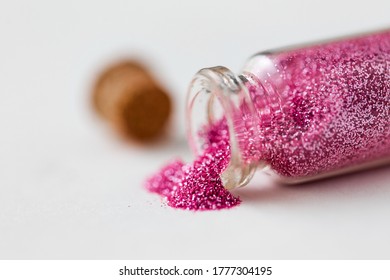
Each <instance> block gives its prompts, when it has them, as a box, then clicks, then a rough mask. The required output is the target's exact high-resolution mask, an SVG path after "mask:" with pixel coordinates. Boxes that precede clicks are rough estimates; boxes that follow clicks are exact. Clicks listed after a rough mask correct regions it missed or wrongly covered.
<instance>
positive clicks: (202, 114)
mask: <svg viewBox="0 0 390 280" xmlns="http://www.w3.org/2000/svg"><path fill="white" fill-rule="evenodd" d="M248 82H249V81H248V80H247V79H246V77H245V76H243V75H241V76H237V75H235V74H234V73H233V72H231V71H230V70H229V69H227V68H225V67H220V66H219V67H212V68H205V69H202V70H200V71H199V72H198V73H197V74H196V76H195V77H194V79H193V80H192V82H191V86H190V89H189V92H188V95H187V122H188V123H187V129H188V130H187V133H188V139H189V141H190V146H191V148H192V150H193V151H194V153H195V154H196V155H199V154H200V153H201V152H202V150H203V147H204V139H202V136H201V135H200V133H199V132H200V131H201V130H202V129H204V128H205V127H207V126H210V125H213V124H215V123H216V122H218V121H220V120H222V119H225V120H226V123H227V127H228V133H229V144H230V154H231V156H230V162H229V164H228V166H227V167H226V169H225V171H224V172H223V173H222V174H221V179H222V183H223V185H224V186H225V188H227V189H233V188H236V187H240V186H244V185H246V184H247V183H248V182H249V181H250V179H251V178H252V176H253V174H254V172H255V170H256V168H257V167H259V165H261V163H260V162H259V155H258V154H257V153H258V152H259V151H258V149H256V147H255V146H254V145H256V143H257V142H258V140H259V139H256V137H258V133H257V129H258V125H257V124H258V120H257V114H256V111H255V108H254V105H253V102H252V98H251V96H250V92H249V89H248Z"/></svg>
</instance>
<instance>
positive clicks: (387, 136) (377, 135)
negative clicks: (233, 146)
mask: <svg viewBox="0 0 390 280" xmlns="http://www.w3.org/2000/svg"><path fill="white" fill-rule="evenodd" d="M239 77H240V79H241V80H242V81H243V82H244V85H245V87H246V88H247V89H248V91H249V94H250V98H251V101H252V102H253V105H254V108H255V111H256V113H255V118H254V120H255V121H254V122H253V118H252V116H250V115H249V112H250V110H247V109H246V108H247V107H245V106H241V107H240V110H238V112H234V115H233V122H232V123H234V125H235V127H234V131H235V132H236V134H237V135H236V138H237V140H238V145H239V147H240V151H241V156H242V158H243V159H244V161H245V162H251V163H257V162H260V161H262V162H265V163H266V164H268V165H269V166H270V167H271V169H272V170H273V171H274V172H275V173H277V174H279V175H280V176H282V177H284V178H298V179H299V178H305V177H311V176H316V175H321V174H326V173H327V172H332V171H337V170H340V169H343V168H346V167H353V166H358V165H361V164H364V163H370V162H374V161H376V160H380V159H387V158H390V31H386V32H382V33H377V34H372V35H366V36H362V37H360V38H353V39H347V40H343V41H338V42H332V43H327V44H322V45H317V46H310V47H306V48H301V49H296V50H292V51H285V52H279V53H277V52H276V53H271V54H259V55H258V56H255V57H254V58H252V60H250V63H249V64H248V67H246V68H245V72H243V74H242V75H240V76H239ZM204 138H205V140H206V144H205V146H204V150H203V154H202V155H200V156H199V157H198V158H197V159H196V160H195V161H194V162H193V163H192V164H191V165H185V164H184V163H182V162H181V161H179V160H177V161H174V162H173V163H171V164H169V165H167V166H166V167H164V168H163V169H162V170H161V171H160V172H159V173H157V174H156V175H155V176H154V177H152V178H150V179H149V180H148V181H147V182H146V188H147V189H149V190H150V191H152V192H156V193H158V194H160V195H162V196H164V197H166V198H167V201H168V205H170V206H172V207H175V208H184V209H189V210H212V209H223V208H229V207H233V206H235V205H238V204H239V203H240V200H239V198H236V197H234V196H233V195H232V194H230V193H229V192H228V191H227V190H225V189H224V187H223V186H222V183H221V179H220V174H221V173H222V171H224V169H225V168H226V167H227V165H228V163H229V160H230V157H231V155H230V145H229V134H228V129H227V126H226V122H225V121H224V120H221V121H220V122H219V123H217V124H214V125H210V126H209V127H208V128H207V129H206V133H205V137H204Z"/></svg>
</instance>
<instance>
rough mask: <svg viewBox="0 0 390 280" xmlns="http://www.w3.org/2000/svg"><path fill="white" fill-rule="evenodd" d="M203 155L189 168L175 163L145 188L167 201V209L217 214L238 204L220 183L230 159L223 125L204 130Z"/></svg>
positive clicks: (225, 129) (153, 178)
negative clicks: (214, 211) (216, 211)
mask: <svg viewBox="0 0 390 280" xmlns="http://www.w3.org/2000/svg"><path fill="white" fill-rule="evenodd" d="M205 134H206V139H207V140H208V141H207V143H206V144H205V147H204V151H203V153H202V155H200V156H199V157H198V158H197V159H195V161H194V162H193V163H192V164H191V165H185V164H183V162H181V161H180V160H176V161H174V162H172V163H170V164H168V165H167V166H165V167H164V168H163V169H162V170H161V171H160V172H159V173H157V174H156V175H155V176H153V177H151V178H150V179H148V180H147V181H146V188H147V189H148V190H150V191H151V192H155V193H157V194H160V195H162V196H164V197H166V199H167V202H168V205H169V206H172V207H175V208H183V209H187V210H216V209H223V208H230V207H233V206H236V205H238V204H240V199H239V198H238V197H234V196H233V195H232V194H231V193H229V192H228V191H227V190H226V189H225V188H224V187H223V186H222V182H221V179H220V174H221V172H222V171H223V170H224V169H225V167H226V166H227V164H228V163H229V159H230V149H229V142H228V139H229V135H228V133H227V126H226V124H225V122H224V121H221V122H220V123H218V124H216V125H214V126H211V127H209V128H208V129H207V132H206V133H205Z"/></svg>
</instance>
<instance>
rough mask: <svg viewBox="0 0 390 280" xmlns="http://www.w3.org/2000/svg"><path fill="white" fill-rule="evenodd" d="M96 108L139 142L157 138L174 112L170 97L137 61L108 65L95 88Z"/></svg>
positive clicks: (120, 130)
mask: <svg viewBox="0 0 390 280" xmlns="http://www.w3.org/2000/svg"><path fill="white" fill-rule="evenodd" d="M92 98H93V104H94V107H95V109H96V111H97V112H98V113H99V114H100V115H101V116H103V117H104V118H105V119H107V120H108V121H109V122H110V123H111V124H112V125H113V126H114V127H115V128H116V129H117V130H118V131H119V132H120V133H121V134H123V135H125V136H126V137H128V138H131V139H134V140H138V141H149V140H153V139H156V138H158V137H159V136H160V135H161V134H162V133H163V132H164V128H165V126H166V124H167V122H168V119H169V115H170V113H171V107H172V105H171V100H170V98H169V95H168V94H167V93H166V91H165V90H163V89H162V88H161V86H160V85H158V84H157V82H156V80H155V79H154V78H153V77H152V75H151V74H150V73H149V72H148V71H147V69H146V68H145V67H144V66H142V65H141V64H139V63H138V62H135V61H130V60H129V61H122V62H120V63H117V64H115V65H112V66H110V67H109V68H107V69H106V70H105V71H104V72H103V73H102V74H101V75H100V76H99V77H98V79H97V81H96V84H95V87H94V90H93V96H92Z"/></svg>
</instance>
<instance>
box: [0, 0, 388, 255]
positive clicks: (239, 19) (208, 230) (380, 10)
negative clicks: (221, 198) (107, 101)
mask: <svg viewBox="0 0 390 280" xmlns="http://www.w3.org/2000/svg"><path fill="white" fill-rule="evenodd" d="M389 11H390V2H389V1H386V0H383V1H379V0H371V1H348V2H347V1H340V0H328V1H300V2H298V1H285V2H283V1H227V0H225V1H206V0H197V1H191V2H189V1H180V0H176V1H173V0H166V1H146V0H142V1H113V0H111V1H105V2H102V1H80V0H77V1H71V0H68V1H62V2H60V1H1V2H0V40H1V41H0V97H1V99H0V129H1V130H0V258H2V259H30V258H33V259H36V258H38V259H64V258H66V259H84V258H87V259H168V258H173V259H183V258H184V259H190V258H196V259H206V258H207V259H214V258H217V259H229V258H234V259H240V258H245V259H248V258H256V259H262V258H266V259H300V258H305V259H318V258H322V259H324V258H325V259H328V258H329V259H344V258H348V259H361V258H363V259H372V258H390V242H389V236H390V225H389V223H390V222H389V221H390V219H389V214H390V203H389V202H390V169H389V167H383V168H379V169H376V170H373V171H367V172H361V173H360V174H354V175H349V176H344V177H340V178H335V179H330V180H326V181H321V182H315V183H310V184H306V185H303V186H294V187H292V186H290V187H288V186H281V185H276V184H274V183H272V182H271V181H270V180H269V179H268V178H266V177H262V176H258V177H257V178H255V179H254V180H253V181H252V183H251V184H250V185H249V186H248V187H246V188H244V189H240V190H239V191H237V194H239V195H240V196H241V198H242V200H243V203H242V205H241V206H239V207H236V208H234V209H231V210H224V211H216V212H197V213H193V212H187V211H181V210H175V209H171V208H169V207H166V206H164V205H163V204H162V202H161V200H160V198H159V197H158V196H156V195H153V194H150V193H148V192H146V191H145V190H144V189H143V187H142V183H143V180H144V178H145V177H146V176H148V175H150V174H152V173H153V172H154V171H155V170H157V168H158V167H160V166H162V165H163V164H164V162H165V161H166V160H168V159H171V158H172V157H175V156H178V155H180V156H183V157H185V158H186V159H189V158H190V155H191V153H190V151H189V150H188V148H187V143H186V139H185V135H184V99H185V94H186V89H187V86H188V84H189V82H190V80H191V78H192V76H193V74H194V73H195V72H196V71H197V70H198V69H200V68H202V67H208V66H215V65H225V66H227V67H229V68H231V69H232V70H233V71H237V72H238V71H239V69H240V67H241V66H242V65H243V63H244V62H245V60H246V58H248V57H249V56H250V55H251V54H253V53H255V52H257V51H261V50H264V49H269V48H273V47H281V46H285V45H290V44H296V43H302V42H307V41H315V40H320V39H326V38H332V37H338V36H341V35H345V34H350V33H359V32H362V31H369V30H374V29H382V28H386V27H390V16H389ZM127 55H130V56H140V57H142V58H143V59H144V60H145V61H146V62H148V63H149V65H150V66H151V67H152V68H153V69H154V72H155V73H156V76H158V77H159V79H160V80H161V81H162V83H163V84H164V85H165V86H166V87H167V88H168V89H169V90H170V91H171V92H172V96H173V97H174V99H175V105H176V108H175V109H176V110H175V116H174V120H173V124H172V136H171V138H170V140H169V141H165V142H164V143H160V144H158V145H154V146H153V147H136V146H135V145H130V144H128V143H125V142H124V141H122V140H121V139H119V138H118V137H117V136H116V135H115V134H113V133H112V131H111V130H110V129H109V128H108V127H107V125H106V124H105V123H104V122H102V121H101V120H100V119H99V118H98V117H96V116H95V114H94V113H93V112H92V110H91V108H90V106H89V105H90V104H89V97H90V92H89V91H90V87H91V84H92V82H93V79H94V77H95V75H96V73H97V72H98V71H99V70H100V69H101V67H102V66H103V65H105V64H106V63H107V62H110V61H112V60H113V59H114V60H115V59H118V58H120V57H124V56H127Z"/></svg>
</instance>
